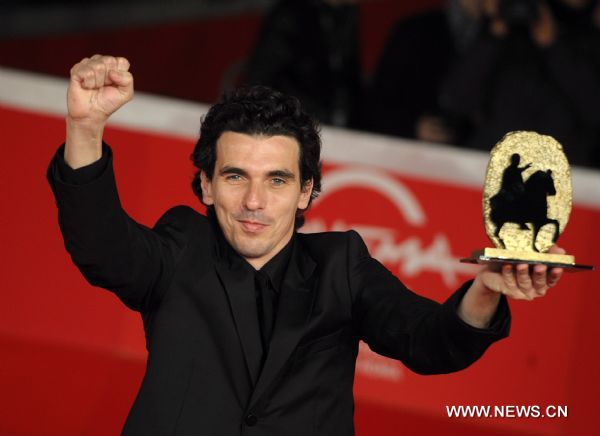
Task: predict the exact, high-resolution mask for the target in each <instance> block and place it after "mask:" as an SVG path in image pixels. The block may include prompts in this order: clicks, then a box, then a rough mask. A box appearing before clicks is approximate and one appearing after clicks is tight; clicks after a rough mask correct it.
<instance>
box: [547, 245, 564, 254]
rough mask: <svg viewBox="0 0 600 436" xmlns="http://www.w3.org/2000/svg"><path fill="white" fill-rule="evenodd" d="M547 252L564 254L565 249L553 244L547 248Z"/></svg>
mask: <svg viewBox="0 0 600 436" xmlns="http://www.w3.org/2000/svg"><path fill="white" fill-rule="evenodd" d="M548 253H551V254H565V253H566V251H565V249H564V248H562V247H559V246H558V245H553V246H552V247H550V248H549V249H548Z"/></svg>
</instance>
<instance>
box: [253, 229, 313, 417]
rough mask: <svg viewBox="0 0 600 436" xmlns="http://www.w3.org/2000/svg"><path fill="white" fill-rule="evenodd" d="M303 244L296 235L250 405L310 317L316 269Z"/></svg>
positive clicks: (265, 385)
mask: <svg viewBox="0 0 600 436" xmlns="http://www.w3.org/2000/svg"><path fill="white" fill-rule="evenodd" d="M301 245H302V244H301V241H300V238H296V241H295V243H294V248H293V252H292V256H291V259H290V263H289V265H288V268H287V270H286V273H285V276H284V278H283V284H282V287H281V295H280V296H279V305H278V307H277V318H276V320H275V328H274V330H273V337H272V338H271V343H270V346H269V352H268V355H267V358H266V361H265V364H264V367H263V370H262V372H261V373H260V377H259V379H258V383H257V384H256V387H255V389H254V392H253V394H252V397H251V399H250V407H252V406H253V405H254V404H255V403H256V401H258V400H259V399H260V397H261V396H262V394H263V393H264V392H265V390H266V388H268V387H269V385H270V384H271V382H272V381H273V380H274V379H275V377H276V376H277V374H278V373H279V371H280V370H281V368H282V367H283V365H284V364H285V362H286V361H287V360H288V358H289V357H290V355H291V353H292V352H293V351H294V349H295V348H296V345H297V344H298V341H299V340H300V338H301V337H302V334H303V333H304V327H305V325H306V322H307V320H308V319H309V317H310V313H311V308H312V303H313V298H314V291H313V289H312V288H313V287H312V284H313V280H314V277H313V271H314V269H315V266H316V264H315V262H314V260H313V259H312V258H311V257H310V256H309V255H308V254H307V253H306V252H305V250H303V249H302V246H301Z"/></svg>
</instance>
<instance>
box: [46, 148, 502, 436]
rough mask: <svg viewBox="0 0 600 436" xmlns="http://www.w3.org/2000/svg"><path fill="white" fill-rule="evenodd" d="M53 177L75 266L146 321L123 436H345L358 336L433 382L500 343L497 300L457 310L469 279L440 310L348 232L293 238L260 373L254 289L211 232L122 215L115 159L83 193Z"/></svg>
mask: <svg viewBox="0 0 600 436" xmlns="http://www.w3.org/2000/svg"><path fill="white" fill-rule="evenodd" d="M111 159H112V158H111ZM56 168H57V167H56V160H55V161H54V162H53V163H52V164H51V166H50V169H49V174H48V175H49V180H50V183H51V185H52V188H53V191H54V193H55V196H56V200H57V204H58V210H59V223H60V227H61V230H62V232H63V235H64V239H65V245H66V248H67V250H68V251H69V253H70V254H71V256H72V258H73V261H74V262H75V263H76V264H77V266H78V267H79V269H80V270H81V272H82V273H83V274H84V276H85V277H86V278H87V280H88V281H89V282H90V283H92V284H93V285H96V286H101V287H103V288H106V289H109V290H111V291H113V292H114V293H115V294H116V295H117V296H118V297H119V298H120V299H121V300H122V301H123V302H124V303H125V304H126V305H127V306H128V307H130V308H132V309H134V310H137V311H139V312H140V313H141V315H142V318H143V323H144V329H145V334H146V344H147V349H148V362H147V370H146V374H145V376H144V379H143V382H142V385H141V388H140V391H139V393H138V396H137V398H136V400H135V403H134V405H133V407H132V409H131V412H130V414H129V416H128V418H127V422H126V424H125V427H124V429H123V434H127V435H144V436H148V435H160V436H163V435H188V434H189V435H192V434H193V435H215V436H221V435H265V436H266V435H272V436H275V435H277V436H280V435H286V436H292V435H298V436H308V435H335V436H343V435H352V434H354V427H353V410H354V401H353V394H352V385H353V379H354V367H355V360H356V356H357V352H358V341H359V340H360V339H362V340H364V341H365V342H366V343H367V344H368V345H369V346H370V347H371V349H373V350H374V351H376V352H378V353H380V354H383V355H385V356H389V357H391V358H394V359H399V360H401V361H402V362H404V364H406V365H407V366H408V367H409V368H411V369H412V370H414V371H416V372H419V373H422V374H432V373H445V372H451V371H457V370H460V369H463V368H465V367H467V366H468V365H470V364H471V363H472V362H474V361H475V360H476V359H478V358H479V357H480V356H481V355H482V354H483V352H484V351H485V350H486V348H487V347H488V346H489V345H490V344H491V343H492V342H494V341H495V340H498V339H500V338H502V337H505V336H506V335H507V334H508V329H509V324H510V315H509V311H508V306H507V304H506V301H505V300H504V299H503V300H502V302H501V305H500V308H499V311H498V313H497V314H496V317H495V319H494V321H493V325H492V326H491V327H490V328H489V329H476V328H473V327H471V326H469V325H467V324H465V323H464V322H462V321H461V320H460V318H458V316H457V314H456V308H457V305H458V303H459V302H460V299H461V298H462V295H463V293H464V292H465V290H466V288H467V285H468V283H467V284H465V286H463V287H462V288H461V289H459V290H458V291H457V292H456V293H454V294H453V295H452V296H451V297H450V298H449V299H448V300H447V301H446V302H445V303H443V304H438V303H436V302H434V301H431V300H429V299H426V298H423V297H420V296H418V295H416V294H414V293H413V292H411V291H410V290H408V289H407V288H406V287H405V286H404V285H403V284H402V283H401V282H400V281H399V280H398V279H397V278H396V277H394V276H393V275H392V274H391V273H390V272H389V271H388V270H387V269H386V268H385V267H383V266H382V265H381V264H380V263H379V262H377V261H376V260H375V259H373V258H372V257H370V256H369V253H368V251H367V248H366V247H365V244H364V243H363V241H362V239H361V238H360V236H359V235H358V234H357V233H356V232H353V231H350V232H345V233H318V234H306V235H303V234H297V235H296V237H297V240H296V242H295V244H294V249H293V253H292V256H291V259H290V263H289V265H288V268H287V270H286V272H285V275H284V279H283V285H282V288H281V295H280V300H279V307H278V312H277V321H276V324H275V328H274V332H273V337H272V340H271V345H270V350H269V354H268V356H267V358H266V361H265V363H264V367H262V370H261V363H260V362H261V354H262V350H261V341H260V333H259V324H258V318H257V313H256V300H255V294H254V284H253V282H250V281H248V282H246V281H245V280H248V279H247V278H244V277H247V275H244V274H242V272H241V271H239V270H237V269H236V267H235V265H234V264H235V263H232V262H230V261H229V260H228V259H231V257H230V254H231V253H228V250H233V249H232V248H231V247H230V246H229V244H228V243H227V242H226V241H225V240H224V238H223V237H222V235H221V234H220V229H219V227H218V225H216V224H213V223H212V222H211V220H210V219H207V218H206V217H204V216H202V215H200V214H198V213H197V212H195V211H193V210H192V209H190V208H189V207H183V206H179V207H175V208H173V209H171V210H169V211H168V212H167V213H166V214H165V215H164V216H163V217H162V218H161V219H160V220H159V221H158V223H157V224H156V225H155V226H154V228H153V229H149V228H147V227H145V226H143V225H140V224H138V223H136V222H135V221H134V220H132V219H131V218H130V217H129V216H128V215H127V214H126V213H125V212H124V211H123V209H122V208H121V205H120V202H119V198H118V194H117V190H116V186H115V181H114V175H113V171H112V164H111V163H109V165H107V167H106V169H105V170H104V171H103V172H102V174H101V175H100V176H99V177H98V178H96V179H95V180H93V181H92V182H90V183H86V184H84V185H70V184H68V183H65V182H64V181H62V180H61V178H60V177H59V175H58V173H57V170H56ZM234 255H236V254H235V253H234Z"/></svg>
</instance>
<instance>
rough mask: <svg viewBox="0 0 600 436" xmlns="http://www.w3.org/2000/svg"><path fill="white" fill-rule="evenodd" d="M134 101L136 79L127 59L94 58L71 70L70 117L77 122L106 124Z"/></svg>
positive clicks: (84, 60)
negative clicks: (134, 82) (121, 108)
mask: <svg viewBox="0 0 600 436" xmlns="http://www.w3.org/2000/svg"><path fill="white" fill-rule="evenodd" d="M132 98H133V76H132V75H131V73H130V72H129V61H128V60H127V59H125V58H123V57H114V56H102V55H94V56H92V57H91V58H84V59H82V60H81V62H79V63H78V64H76V65H75V66H73V68H71V81H70V83H69V89H68V92H67V108H68V116H69V117H70V118H71V120H72V121H74V122H80V121H81V122H85V123H102V124H103V123H104V122H106V120H107V119H108V117H109V116H110V115H111V114H112V113H113V112H115V111H116V110H117V109H119V108H120V107H121V106H123V105H124V104H125V103H127V102H128V101H129V100H131V99H132Z"/></svg>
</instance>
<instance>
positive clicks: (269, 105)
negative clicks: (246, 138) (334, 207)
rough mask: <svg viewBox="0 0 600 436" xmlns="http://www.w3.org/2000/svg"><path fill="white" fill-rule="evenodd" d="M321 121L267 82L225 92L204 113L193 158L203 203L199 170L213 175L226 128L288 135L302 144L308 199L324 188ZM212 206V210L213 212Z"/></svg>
mask: <svg viewBox="0 0 600 436" xmlns="http://www.w3.org/2000/svg"><path fill="white" fill-rule="evenodd" d="M319 130H320V129H319V124H318V122H317V121H316V120H315V119H314V118H313V117H311V116H310V115H309V114H307V113H306V112H305V111H304V110H303V109H302V107H301V105H300V101H299V100H298V99H297V98H296V97H292V96H288V95H284V94H282V93H280V92H278V91H275V90H273V89H271V88H268V87H266V86H251V87H245V88H239V89H237V90H235V91H233V92H231V93H227V94H224V95H223V96H222V97H221V99H220V100H219V102H217V103H216V104H214V105H213V106H212V107H211V108H210V109H209V111H208V113H207V114H206V115H205V117H204V119H203V120H202V124H201V127H200V138H199V139H198V142H197V143H196V146H195V147H194V152H193V153H192V155H191V159H192V161H193V163H194V166H195V167H196V168H197V169H198V170H197V171H196V173H195V174H194V179H193V180H192V190H193V191H194V194H196V196H197V197H198V198H199V199H200V201H201V202H202V203H203V204H205V203H204V201H203V199H202V189H201V187H200V173H201V172H202V171H204V173H205V174H206V177H208V178H209V179H212V178H213V175H214V170H215V162H216V160H217V141H218V140H219V138H220V137H221V135H222V134H223V132H226V131H231V132H237V133H245V134H247V135H266V136H275V135H283V136H289V137H292V138H294V139H296V141H298V144H300V158H299V160H300V161H299V168H300V180H301V186H302V187H304V186H305V185H306V183H308V182H309V181H310V180H312V181H313V188H312V192H311V196H310V200H309V203H308V207H307V208H306V209H308V208H309V207H310V205H311V203H312V201H313V200H314V199H315V198H317V196H318V195H319V193H320V192H321V137H320V136H319ZM211 209H212V208H211V207H210V206H209V210H208V212H209V213H212V210H211ZM306 209H304V210H300V209H298V210H297V211H296V223H295V227H296V228H299V227H301V226H302V224H304V215H303V213H304V211H306Z"/></svg>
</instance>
